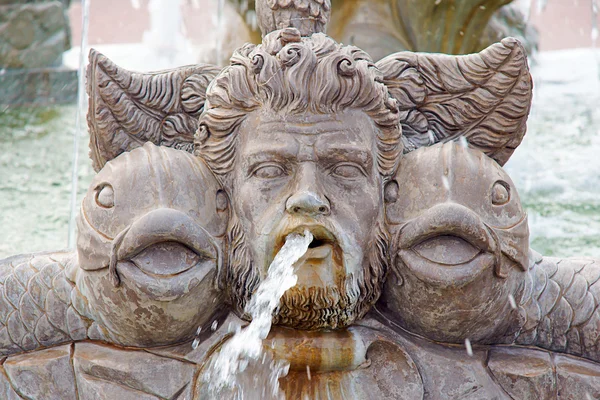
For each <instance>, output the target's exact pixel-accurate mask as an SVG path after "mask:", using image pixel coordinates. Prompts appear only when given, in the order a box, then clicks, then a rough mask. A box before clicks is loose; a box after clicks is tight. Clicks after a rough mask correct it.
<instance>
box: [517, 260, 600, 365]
mask: <svg viewBox="0 0 600 400" xmlns="http://www.w3.org/2000/svg"><path fill="white" fill-rule="evenodd" d="M531 259H532V261H531V264H532V265H531V268H530V271H529V274H528V277H527V279H528V282H527V283H526V285H525V287H526V289H525V294H524V296H523V298H522V300H521V302H520V303H521V304H520V309H519V312H520V314H521V321H522V322H521V330H520V332H519V334H518V336H517V338H516V341H515V342H516V343H517V344H522V345H534V346H539V347H542V348H545V349H549V350H553V351H558V352H563V353H569V354H574V355H577V356H582V357H585V358H588V359H590V360H594V361H600V351H599V350H600V349H599V348H598V345H599V344H600V312H599V310H598V305H599V304H600V262H598V260H593V259H559V258H552V257H542V256H540V255H539V254H536V253H532V257H531Z"/></svg>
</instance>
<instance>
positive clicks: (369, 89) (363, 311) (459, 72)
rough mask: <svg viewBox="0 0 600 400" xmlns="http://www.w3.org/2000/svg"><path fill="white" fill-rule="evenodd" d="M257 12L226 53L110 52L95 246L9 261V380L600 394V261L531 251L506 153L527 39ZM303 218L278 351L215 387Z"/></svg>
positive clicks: (278, 323)
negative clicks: (209, 56) (221, 57)
mask: <svg viewBox="0 0 600 400" xmlns="http://www.w3.org/2000/svg"><path fill="white" fill-rule="evenodd" d="M257 12H258V17H259V22H260V26H261V28H262V29H263V34H264V38H263V41H262V44H260V45H246V46H243V47H242V48H240V49H238V50H237V51H236V52H235V53H234V54H233V55H232V57H231V63H230V65H229V66H228V67H226V68H224V69H222V70H221V69H219V68H216V67H214V66H210V65H193V66H187V67H182V68H178V69H175V70H171V71H163V72H158V73H149V74H145V73H134V72H130V71H127V70H124V69H122V68H120V67H118V66H117V65H115V64H114V63H112V62H111V61H110V60H108V59H107V58H106V57H104V56H103V55H101V54H99V53H97V52H95V51H92V52H91V54H90V66H89V69H88V93H89V95H90V109H89V113H88V123H89V127H90V132H91V141H90V149H91V151H90V157H91V159H92V161H93V165H94V168H95V169H96V171H97V175H96V177H95V178H94V180H93V182H92V184H91V185H90V188H89V190H88V192H87V195H86V196H85V198H84V200H83V203H82V205H81V210H80V214H79V218H78V238H77V248H76V250H74V251H61V252H48V253H38V254H27V255H18V256H14V257H11V258H8V259H5V260H3V261H1V262H0V267H1V274H0V276H1V277H2V279H1V280H0V281H1V287H0V323H1V329H0V348H1V352H2V355H3V357H4V358H3V362H2V365H1V367H0V368H1V369H2V374H0V393H2V398H7V399H21V398H26V399H32V398H35V399H37V398H51V399H75V398H78V399H116V398H117V399H204V398H271V397H272V398H281V397H285V398H288V399H304V398H311V399H312V398H315V399H318V398H325V399H366V398H374V399H375V398H376V399H411V400H412V399H530V398H531V399H588V398H589V399H595V398H600V379H599V376H600V365H599V362H600V353H599V348H598V343H599V341H600V312H599V311H598V310H597V306H598V303H599V300H600V298H599V296H600V294H599V293H596V292H598V291H599V290H600V289H599V287H600V283H598V282H599V281H600V265H599V264H598V262H597V261H595V260H593V259H557V258H548V257H543V256H541V255H540V254H538V253H536V252H535V251H533V250H531V249H530V248H529V237H528V236H529V234H528V225H527V216H526V214H525V212H524V210H523V208H522V206H521V204H520V201H519V196H518V194H517V190H516V188H515V186H514V184H513V183H512V181H511V179H510V177H509V176H508V175H507V174H506V172H505V171H504V170H503V169H502V165H503V164H504V163H505V162H506V161H507V160H508V159H509V158H510V156H511V154H512V153H513V151H514V150H515V149H516V148H517V146H518V145H519V143H520V142H521V140H522V138H523V136H524V135H525V132H526V120H527V116H528V113H529V108H530V104H531V96H532V81H531V77H530V75H529V71H528V67H527V59H526V55H525V51H524V49H523V47H522V46H521V45H520V44H519V42H518V41H516V40H515V39H511V38H508V39H504V40H502V42H500V43H497V44H494V45H492V46H490V47H488V48H487V49H485V50H483V51H482V52H480V53H477V54H472V55H466V56H449V55H442V54H425V53H412V52H401V53H395V54H392V55H389V56H387V57H385V58H383V59H382V60H381V61H379V62H377V63H374V62H373V61H372V60H371V58H370V57H369V55H367V54H366V53H365V52H364V51H362V50H361V49H359V48H357V47H354V46H344V45H341V44H339V43H337V42H336V41H334V40H333V39H331V38H329V37H328V36H326V35H325V34H324V33H323V32H324V31H325V28H326V24H327V21H328V19H329V14H330V2H329V0H294V1H287V0H286V1H284V0H278V1H275V0H268V1H267V0H265V1H259V2H257ZM302 235H304V238H305V240H306V241H307V244H306V246H307V247H308V248H307V249H304V250H306V251H305V252H304V254H302V255H299V256H298V257H297V258H296V261H294V262H293V273H294V279H295V280H294V282H295V285H293V286H292V287H291V288H290V289H288V290H285V291H284V293H283V294H282V297H281V298H280V300H279V301H278V305H277V307H276V309H275V310H274V312H273V314H272V323H273V326H272V328H271V329H270V331H269V332H268V335H266V334H265V335H264V336H265V337H260V339H264V340H262V342H261V343H262V349H260V351H259V356H258V357H254V358H249V359H245V360H242V361H244V362H243V363H240V365H239V368H237V369H236V371H235V372H236V374H235V379H233V380H231V381H229V382H227V383H228V386H225V387H219V388H218V390H216V391H215V390H214V388H211V384H212V383H213V380H214V379H216V375H215V374H214V370H213V368H215V365H216V364H218V360H219V359H220V357H219V356H220V355H221V354H227V353H225V351H226V349H227V346H228V344H229V343H232V342H233V341H234V340H235V338H236V337H238V336H236V335H239V334H240V332H244V329H247V328H244V327H246V326H247V325H248V324H249V323H250V326H251V325H252V323H254V322H255V321H252V322H251V321H250V320H251V319H252V317H251V315H254V314H253V313H251V312H249V310H250V309H251V307H249V305H252V304H253V300H254V296H255V295H256V294H257V293H258V292H260V291H261V288H262V287H263V286H262V285H263V283H265V281H267V280H268V279H269V278H271V272H272V267H270V266H272V265H275V264H277V262H276V261H277V256H278V255H280V254H281V253H283V252H284V250H282V249H287V248H288V242H289V239H290V238H298V237H302ZM308 242H310V244H308ZM274 260H275V261H274ZM597 299H598V300H597ZM261 360H262V361H261ZM281 365H285V366H284V368H282V369H281V370H280V371H279V372H281V373H280V374H279V375H277V376H276V378H277V379H275V381H274V382H273V381H270V382H267V381H263V380H261V379H262V377H263V373H264V372H265V371H266V372H268V371H269V369H272V367H275V366H281ZM267 383H270V384H272V385H271V386H269V387H267V386H266V385H267Z"/></svg>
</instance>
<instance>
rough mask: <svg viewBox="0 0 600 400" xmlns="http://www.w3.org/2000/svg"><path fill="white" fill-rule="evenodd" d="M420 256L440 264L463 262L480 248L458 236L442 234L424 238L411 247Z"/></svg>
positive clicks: (473, 255) (471, 257) (472, 257)
mask: <svg viewBox="0 0 600 400" xmlns="http://www.w3.org/2000/svg"><path fill="white" fill-rule="evenodd" d="M412 249H413V250H414V251H415V252H416V253H417V254H418V255H420V256H421V257H423V258H425V259H427V260H429V261H432V262H434V263H436V264H442V265H458V264H465V263H468V262H469V261H471V260H473V259H474V258H475V257H476V256H477V255H478V254H479V253H480V250H479V249H478V248H476V247H475V246H473V245H472V244H471V243H469V242H467V241H466V240H464V239H462V238H459V237H458V236H451V235H443V236H435V237H433V238H430V239H426V240H424V241H422V242H420V243H418V244H416V245H414V246H413V247H412Z"/></svg>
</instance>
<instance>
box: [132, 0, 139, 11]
mask: <svg viewBox="0 0 600 400" xmlns="http://www.w3.org/2000/svg"><path fill="white" fill-rule="evenodd" d="M131 7H133V8H134V9H135V10H139V9H140V7H141V4H140V0H131Z"/></svg>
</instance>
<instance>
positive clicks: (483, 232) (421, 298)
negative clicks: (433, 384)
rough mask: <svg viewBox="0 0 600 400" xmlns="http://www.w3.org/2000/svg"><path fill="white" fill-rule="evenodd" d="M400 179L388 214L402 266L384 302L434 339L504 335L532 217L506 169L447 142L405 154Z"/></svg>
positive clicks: (405, 321)
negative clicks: (528, 223)
mask: <svg viewBox="0 0 600 400" xmlns="http://www.w3.org/2000/svg"><path fill="white" fill-rule="evenodd" d="M396 179H397V181H398V184H399V185H400V195H399V197H398V201H396V202H395V203H393V204H391V205H389V206H387V208H386V215H387V220H388V222H389V223H390V225H391V226H390V230H391V231H392V233H393V241H394V250H393V251H394V252H393V253H392V258H393V262H394V263H395V266H396V271H397V274H394V275H390V278H389V279H388V281H387V282H386V285H385V290H384V295H383V296H382V304H383V305H384V306H386V307H387V309H388V311H390V312H391V313H392V314H393V316H394V320H396V321H397V322H399V323H400V324H401V325H403V326H404V327H406V328H407V329H408V330H410V331H412V332H415V333H418V334H421V335H423V336H426V337H429V338H431V339H433V340H439V341H443V342H458V343H462V342H463V341H464V340H465V339H470V340H471V341H497V340H500V339H501V338H502V337H503V335H505V334H508V332H507V329H508V325H509V324H510V322H511V319H510V318H509V316H510V315H511V312H513V310H512V309H511V300H510V297H509V296H513V300H514V301H515V302H516V303H517V304H518V302H519V299H520V296H521V294H522V291H523V287H524V285H523V284H524V278H525V277H524V275H525V270H526V269H527V268H528V261H527V256H528V238H529V234H528V229H527V218H526V214H525V212H524V211H523V208H522V207H521V203H520V201H519V196H518V194H517V191H516V188H515V187H514V184H513V183H512V181H511V180H510V178H509V176H508V175H507V174H506V172H505V171H504V170H503V169H502V168H501V167H500V166H499V165H498V164H497V163H496V162H495V161H493V160H492V159H491V158H489V157H487V156H485V155H484V154H483V153H481V152H479V151H477V150H472V149H469V148H465V147H463V146H461V145H459V144H456V143H453V142H451V143H446V144H443V145H442V144H438V145H435V146H432V147H429V148H423V149H419V150H416V151H415V152H413V153H410V154H408V155H405V156H404V157H403V158H402V160H401V162H400V166H399V169H398V174H397V175H396ZM515 312H516V310H515Z"/></svg>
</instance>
